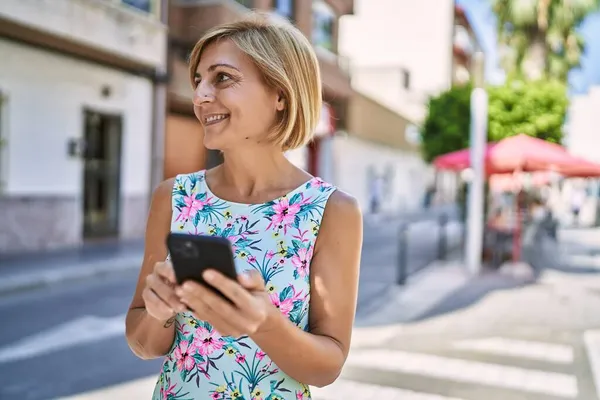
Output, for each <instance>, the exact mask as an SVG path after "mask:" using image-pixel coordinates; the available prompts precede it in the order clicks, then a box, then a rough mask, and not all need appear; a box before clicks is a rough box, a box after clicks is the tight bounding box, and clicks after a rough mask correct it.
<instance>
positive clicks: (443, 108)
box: [421, 80, 568, 162]
mask: <svg viewBox="0 0 600 400" xmlns="http://www.w3.org/2000/svg"><path fill="white" fill-rule="evenodd" d="M470 94H471V87H469V86H468V85H467V86H456V87H453V88H451V89H450V90H448V91H446V92H443V93H441V94H440V95H439V96H436V97H433V98H431V99H430V100H429V104H428V115H427V117H426V119H425V122H424V124H423V126H422V129H421V141H422V142H421V149H422V153H423V158H424V159H425V160H426V161H427V162H430V161H431V160H433V159H434V158H435V157H437V156H439V155H442V154H446V153H449V152H452V151H456V150H460V149H464V148H466V147H468V146H469V129H470V122H471V121H470ZM488 95H489V108H488V116H489V120H488V140H490V141H498V140H501V139H504V138H505V137H509V136H513V135H517V134H520V133H525V134H527V135H530V136H534V137H537V138H540V139H544V140H547V141H550V142H554V143H560V142H561V140H562V137H563V131H562V127H563V123H564V119H565V116H566V112H567V107H568V98H567V91H566V86H565V85H564V84H563V83H561V82H559V81H549V80H538V81H531V82H523V81H511V82H508V83H506V84H505V85H502V86H497V87H490V88H489V89H488Z"/></svg>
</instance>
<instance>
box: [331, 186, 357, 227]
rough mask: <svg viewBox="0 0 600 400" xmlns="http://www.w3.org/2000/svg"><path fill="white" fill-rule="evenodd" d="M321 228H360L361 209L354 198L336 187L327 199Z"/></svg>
mask: <svg viewBox="0 0 600 400" xmlns="http://www.w3.org/2000/svg"><path fill="white" fill-rule="evenodd" d="M322 228H325V229H327V230H332V229H335V230H338V229H343V230H346V229H359V230H360V229H362V211H361V210H360V205H359V204H358V201H357V200H356V198H354V197H353V196H351V195H350V194H348V193H346V192H344V191H342V190H339V189H336V190H335V191H334V192H333V193H332V194H331V196H330V197H329V200H328V201H327V207H325V213H324V214H323V221H322Z"/></svg>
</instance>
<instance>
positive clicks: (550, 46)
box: [491, 0, 600, 81]
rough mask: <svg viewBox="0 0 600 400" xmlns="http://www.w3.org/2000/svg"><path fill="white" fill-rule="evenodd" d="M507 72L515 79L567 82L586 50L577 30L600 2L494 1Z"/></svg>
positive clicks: (595, 0)
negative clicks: (542, 78) (544, 78)
mask: <svg viewBox="0 0 600 400" xmlns="http://www.w3.org/2000/svg"><path fill="white" fill-rule="evenodd" d="M491 2H492V8H493V10H494V13H495V14H496V18H497V21H498V24H497V27H498V41H499V44H500V46H501V49H502V61H503V67H504V69H505V71H506V72H507V73H508V74H509V75H510V76H513V77H526V78H530V79H538V78H541V77H547V78H551V79H559V80H561V81H566V80H567V74H568V73H569V71H570V70H571V69H572V68H576V67H578V66H579V64H580V60H581V55H582V53H583V51H584V49H585V42H584V40H583V37H582V36H581V35H580V34H579V33H578V32H577V28H578V27H579V26H580V25H581V23H582V22H583V21H584V20H585V18H586V17H587V16H588V15H589V14H591V13H592V12H594V11H597V10H598V9H600V0H491Z"/></svg>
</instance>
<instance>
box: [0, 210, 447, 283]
mask: <svg viewBox="0 0 600 400" xmlns="http://www.w3.org/2000/svg"><path fill="white" fill-rule="evenodd" d="M448 209H449V208H448ZM446 211H447V209H446V208H444V209H440V210H438V209H431V210H421V211H419V212H415V213H412V214H410V215H409V214H406V215H398V216H396V217H395V218H392V219H393V221H392V222H390V218H389V217H388V216H386V219H385V220H384V221H386V222H387V223H388V227H392V228H390V229H388V230H382V229H374V228H375V227H378V226H380V225H381V223H382V222H381V221H382V220H381V219H380V218H379V217H381V216H375V217H373V216H371V215H366V216H365V241H364V247H365V248H371V247H372V246H373V245H375V246H376V243H377V242H379V241H380V240H381V235H383V238H384V239H386V240H387V241H388V242H389V241H392V242H393V241H394V240H395V234H396V229H395V228H394V227H395V226H396V225H397V224H399V223H400V221H405V220H412V221H414V220H418V219H423V218H426V217H428V218H431V216H432V215H438V214H440V213H441V212H446ZM143 246H144V245H143V241H142V240H136V241H124V242H118V241H115V242H108V243H101V244H90V245H86V246H83V247H82V248H77V249H70V250H57V251H52V252H48V253H39V254H33V255H24V256H0V295H5V294H9V293H12V292H17V291H22V290H27V289H34V288H38V287H43V286H48V285H52V284H56V283H60V282H66V281H74V280H80V279H85V278H90V277H93V276H98V275H104V274H109V273H115V272H125V271H133V270H137V269H139V268H140V265H141V262H142V258H143V250H144V248H143ZM367 252H368V251H367Z"/></svg>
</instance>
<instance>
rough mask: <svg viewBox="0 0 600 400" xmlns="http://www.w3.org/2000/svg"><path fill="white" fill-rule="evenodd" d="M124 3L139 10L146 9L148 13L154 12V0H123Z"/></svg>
mask: <svg viewBox="0 0 600 400" xmlns="http://www.w3.org/2000/svg"><path fill="white" fill-rule="evenodd" d="M121 1H122V2H123V3H124V4H127V5H129V6H131V7H133V8H137V9H138V10H141V11H145V12H147V13H150V12H152V0H121Z"/></svg>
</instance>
